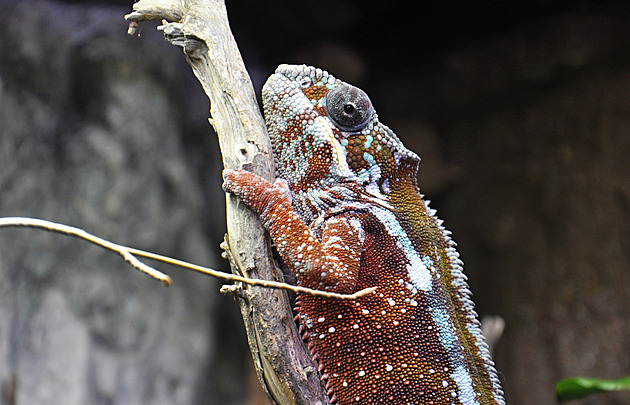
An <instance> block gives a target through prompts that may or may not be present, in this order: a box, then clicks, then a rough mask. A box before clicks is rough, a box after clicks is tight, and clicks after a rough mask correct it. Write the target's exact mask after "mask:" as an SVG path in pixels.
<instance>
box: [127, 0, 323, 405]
mask: <svg viewBox="0 0 630 405" xmlns="http://www.w3.org/2000/svg"><path fill="white" fill-rule="evenodd" d="M126 19H127V20H128V21H129V22H130V32H133V31H134V29H135V26H137V24H138V22H140V21H145V20H156V19H166V20H168V21H170V22H165V23H164V24H163V26H162V27H161V29H162V30H163V31H164V34H165V37H166V38H167V39H168V40H169V41H170V42H171V43H173V44H174V45H176V46H179V47H181V48H182V49H183V51H184V55H185V57H186V59H187V61H188V63H189V64H190V66H191V67H192V69H193V72H194V73H195V75H196V76H197V78H198V79H199V81H200V82H201V84H202V86H203V88H204V90H205V92H206V94H207V95H208V97H209V98H210V104H211V109H210V113H211V116H212V119H211V120H210V122H211V123H212V125H213V126H214V128H215V130H216V132H217V134H218V137H219V145H220V147H221V152H222V155H223V163H224V166H225V167H226V168H245V169H246V170H249V171H251V172H254V173H257V174H259V175H260V176H262V177H264V178H266V179H271V177H272V173H273V163H272V159H271V147H270V141H269V137H268V135H267V132H266V128H265V125H264V120H263V119H262V116H261V114H260V111H259V108H258V105H257V103H256V99H255V95H254V91H253V88H252V85H251V81H250V79H249V75H248V73H247V71H246V70H245V66H244V63H243V61H242V58H241V56H240V53H239V51H238V48H237V46H236V42H235V41H234V38H233V36H232V33H231V31H230V28H229V23H228V20H227V12H226V9H225V4H224V3H223V1H219V0H196V1H193V0H190V1H187V0H172V1H168V0H141V1H139V2H138V3H135V4H134V6H133V12H132V13H131V14H129V15H127V16H126ZM226 211H227V213H226V215H227V227H228V239H227V240H228V246H230V248H231V253H233V258H234V260H233V266H232V271H233V272H235V273H238V274H240V275H243V276H246V277H248V278H251V276H252V275H257V278H262V279H267V280H279V279H280V278H281V275H280V273H279V272H278V271H277V269H275V266H274V263H273V259H272V255H271V247H270V243H269V239H268V237H267V236H266V235H265V232H264V229H263V228H262V226H261V224H260V221H259V220H258V218H257V217H256V215H254V213H253V212H252V211H250V210H249V209H247V208H246V207H245V206H244V205H242V204H239V203H238V202H237V200H236V198H234V197H232V196H228V197H227V201H226ZM239 297H240V298H242V299H240V300H239V304H240V308H241V314H242V316H243V320H244V323H245V328H246V330H247V337H248V341H249V346H250V351H251V353H252V357H253V359H254V364H255V367H256V371H257V373H258V378H259V380H260V382H261V383H262V385H263V387H264V388H265V390H266V392H267V395H268V397H269V398H270V400H271V401H272V402H273V403H276V404H282V405H285V404H296V405H297V404H300V405H317V404H327V403H328V398H327V395H326V393H325V391H324V388H323V387H322V384H321V381H320V378H319V374H318V372H317V367H316V364H315V363H314V362H313V360H312V359H311V356H310V354H309V352H308V351H307V350H306V348H305V346H304V344H303V343H302V340H301V337H300V335H299V334H298V331H297V329H296V327H295V322H294V320H293V315H292V312H291V309H290V306H289V301H288V299H287V296H286V294H285V293H283V292H281V291H277V290H271V289H261V288H257V287H247V286H246V287H244V288H243V291H242V294H239Z"/></svg>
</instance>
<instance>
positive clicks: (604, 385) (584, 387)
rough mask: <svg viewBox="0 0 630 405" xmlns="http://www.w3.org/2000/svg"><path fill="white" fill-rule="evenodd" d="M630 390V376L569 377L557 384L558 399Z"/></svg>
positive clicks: (565, 399) (566, 399) (563, 399)
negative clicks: (606, 378) (602, 378)
mask: <svg viewBox="0 0 630 405" xmlns="http://www.w3.org/2000/svg"><path fill="white" fill-rule="evenodd" d="M608 391H630V377H626V378H622V379H620V380H600V379H597V378H582V377H576V378H567V379H566V380H562V381H560V382H558V383H557V384H556V394H557V395H558V400H560V401H568V400H570V399H577V398H582V397H585V396H587V395H590V394H593V393H595V392H608Z"/></svg>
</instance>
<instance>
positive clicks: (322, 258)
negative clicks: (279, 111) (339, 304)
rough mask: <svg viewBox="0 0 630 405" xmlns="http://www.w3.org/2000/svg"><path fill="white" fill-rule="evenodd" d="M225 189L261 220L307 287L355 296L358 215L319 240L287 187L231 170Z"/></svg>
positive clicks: (329, 227)
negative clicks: (353, 294)
mask: <svg viewBox="0 0 630 405" xmlns="http://www.w3.org/2000/svg"><path fill="white" fill-rule="evenodd" d="M223 174H224V183H223V188H224V190H225V191H227V192H230V193H232V194H235V195H236V196H238V197H239V198H240V199H241V200H242V201H243V202H244V203H245V204H247V205H248V206H249V207H250V208H251V209H252V210H254V211H255V212H256V213H257V214H258V215H259V216H260V218H261V220H262V222H263V225H264V226H265V228H266V229H267V230H268V231H269V234H270V235H271V238H272V239H273V241H274V243H275V244H276V249H277V250H278V253H279V254H280V256H281V257H282V260H283V261H284V262H285V263H286V264H287V265H288V266H289V267H290V268H291V269H292V270H293V271H294V272H295V274H296V276H297V279H298V283H299V284H300V285H302V286H305V287H309V288H313V289H320V290H325V291H333V292H338V293H342V294H344V293H346V294H347V293H353V292H355V291H354V289H355V285H356V280H357V277H358V271H359V265H360V260H361V257H360V256H361V249H362V244H363V238H364V236H363V229H362V227H361V224H360V221H359V220H358V219H357V218H355V217H353V215H352V214H346V215H344V214H341V215H338V216H335V217H332V218H330V219H328V220H327V221H326V222H325V223H324V224H323V225H322V227H321V236H320V237H317V236H316V235H315V234H314V233H313V232H312V231H311V230H310V229H309V228H308V227H307V226H306V224H305V223H304V221H302V219H300V217H299V216H298V214H297V213H296V211H295V209H294V208H293V206H292V205H291V198H290V194H289V189H288V186H287V184H286V181H284V180H282V179H278V180H276V182H274V183H270V182H269V181H267V180H265V179H263V178H262V177H260V176H257V175H255V174H254V173H250V172H247V171H244V170H225V171H224V173H223Z"/></svg>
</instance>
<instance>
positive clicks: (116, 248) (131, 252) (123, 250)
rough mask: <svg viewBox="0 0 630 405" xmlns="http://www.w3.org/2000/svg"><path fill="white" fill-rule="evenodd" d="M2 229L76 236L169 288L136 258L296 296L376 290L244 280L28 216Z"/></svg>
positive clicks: (2, 221) (1, 223)
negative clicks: (338, 290)
mask: <svg viewBox="0 0 630 405" xmlns="http://www.w3.org/2000/svg"><path fill="white" fill-rule="evenodd" d="M0 227H28V228H38V229H44V230H46V231H51V232H57V233H61V234H63V235H69V236H74V237H77V238H80V239H83V240H86V241H88V242H90V243H93V244H95V245H97V246H100V247H102V248H105V249H107V250H110V251H112V252H115V253H118V254H119V255H120V256H122V258H123V259H125V261H126V262H127V263H129V264H130V265H131V266H133V267H134V268H136V269H138V270H140V271H141V272H143V273H145V274H148V275H149V276H151V277H153V278H155V279H157V280H160V281H161V282H162V283H163V284H164V285H166V286H169V285H170V284H171V281H172V280H171V278H170V277H169V276H167V275H166V274H164V273H162V272H160V271H158V270H156V269H154V268H153V267H151V266H148V265H146V264H144V263H142V262H141V261H140V260H138V259H137V257H136V256H139V257H144V258H146V259H151V260H157V261H160V262H163V263H168V264H171V265H174V266H178V267H183V268H186V269H189V270H194V271H196V272H199V273H202V274H205V275H208V276H211V277H217V278H221V279H224V280H228V281H233V282H241V283H244V284H248V285H253V286H260V287H265V288H278V289H282V290H289V291H293V292H295V293H302V294H308V295H313V296H318V297H323V298H328V299H333V300H356V299H359V298H361V297H364V296H366V295H368V294H371V293H372V292H374V291H375V290H376V287H371V288H366V289H363V290H361V291H358V292H356V293H354V294H338V293H331V292H327V291H320V290H313V289H310V288H306V287H300V286H294V285H291V284H286V283H280V282H277V281H268V280H261V279H253V278H247V277H241V276H238V275H236V274H231V273H225V272H222V271H218V270H214V269H211V268H208V267H203V266H199V265H196V264H193V263H189V262H185V261H183V260H178V259H173V258H171V257H167V256H162V255H159V254H156V253H151V252H147V251H144V250H140V249H135V248H131V247H128V246H123V245H119V244H117V243H114V242H110V241H108V240H106V239H103V238H99V237H98V236H95V235H92V234H91V233H88V232H86V231H84V230H83V229H80V228H75V227H73V226H69V225H64V224H59V223H56V222H51V221H46V220H44V219H37V218H26V217H3V218H0Z"/></svg>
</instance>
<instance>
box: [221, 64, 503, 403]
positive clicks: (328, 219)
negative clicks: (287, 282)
mask: <svg viewBox="0 0 630 405" xmlns="http://www.w3.org/2000/svg"><path fill="white" fill-rule="evenodd" d="M263 104H264V111H265V119H266V121H267V127H268V130H269V134H270V136H271V138H272V142H273V148H274V155H275V159H276V166H277V174H278V177H279V180H277V181H276V182H275V183H273V184H272V183H269V182H268V181H266V180H264V179H262V178H260V177H258V176H256V175H254V174H252V173H248V172H245V171H240V170H239V171H226V173H225V183H224V187H225V189H226V191H229V192H231V193H234V194H236V195H237V196H238V197H240V198H241V199H242V200H243V201H244V202H245V203H246V204H247V205H249V206H250V207H251V208H252V209H253V210H254V211H256V212H257V213H258V214H259V215H260V217H261V219H262V221H263V223H264V225H265V227H266V228H267V229H268V230H269V233H270V235H271V237H272V239H273V240H274V242H275V244H276V247H277V249H278V252H279V254H280V255H281V257H282V259H283V261H284V262H285V263H286V264H287V265H288V266H289V267H290V268H291V269H292V270H293V271H294V272H295V274H296V276H297V280H298V283H299V284H300V285H303V286H307V287H311V288H316V289H323V290H328V291H336V292H341V293H351V292H355V291H358V290H361V289H363V288H367V287H372V286H377V287H378V288H377V290H376V291H375V292H374V293H373V294H371V295H369V296H367V297H364V298H362V299H359V300H357V301H349V302H340V301H330V300H325V299H322V298H318V297H313V296H308V295H299V296H298V298H297V302H296V311H297V313H298V316H297V319H298V320H299V323H300V329H301V331H302V333H303V334H304V338H305V340H306V341H307V342H308V346H309V348H310V349H311V352H312V354H313V357H314V358H315V359H316V360H317V361H318V363H319V368H320V372H321V375H322V379H323V381H324V382H325V384H326V388H327V389H328V393H329V395H330V397H331V401H332V402H335V403H338V404H342V405H348V404H356V403H360V404H392V405H402V404H407V405H410V404H414V405H420V404H438V405H445V404H467V405H468V404H504V403H505V402H504V400H503V393H502V390H501V386H500V383H499V380H498V378H497V374H496V370H495V369H494V365H493V362H492V360H491V358H490V354H489V352H488V348H487V345H486V344H485V341H484V338H483V336H482V334H481V330H480V327H479V322H478V321H477V315H476V313H475V311H474V309H473V303H472V301H471V299H470V291H469V289H468V286H467V284H466V281H465V280H466V278H465V276H464V274H463V273H462V267H461V266H462V262H461V261H460V260H459V257H458V256H459V255H458V254H457V251H456V250H455V247H454V246H455V243H454V242H452V241H451V239H450V237H449V232H448V231H446V230H445V229H444V227H442V221H441V220H439V219H437V218H436V217H435V212H434V211H433V210H431V209H430V208H429V207H428V205H427V204H426V203H425V202H424V201H423V200H422V196H421V195H420V194H419V191H418V186H417V180H416V174H417V170H418V164H419V162H420V159H419V158H418V156H417V155H416V154H415V153H413V152H411V151H409V150H408V149H406V148H405V147H404V146H403V145H402V143H401V142H400V141H399V140H398V138H397V137H396V135H395V134H394V133H393V132H392V131H391V130H390V129H389V128H387V127H386V126H385V125H383V124H381V123H380V121H379V120H378V117H377V115H376V113H375V112H374V109H373V107H372V104H371V102H370V100H369V98H368V96H367V95H366V94H365V93H364V92H363V91H361V90H360V89H358V88H356V87H353V86H350V85H348V84H346V83H344V82H342V81H340V80H338V79H336V78H334V77H333V76H332V75H329V74H328V73H326V72H324V71H322V70H320V69H315V68H312V67H307V66H289V65H281V66H280V67H278V69H277V70H276V73H275V74H274V75H272V76H271V77H270V78H269V80H268V81H267V83H266V84H265V86H264V88H263Z"/></svg>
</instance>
